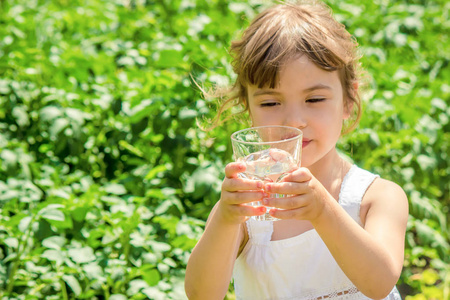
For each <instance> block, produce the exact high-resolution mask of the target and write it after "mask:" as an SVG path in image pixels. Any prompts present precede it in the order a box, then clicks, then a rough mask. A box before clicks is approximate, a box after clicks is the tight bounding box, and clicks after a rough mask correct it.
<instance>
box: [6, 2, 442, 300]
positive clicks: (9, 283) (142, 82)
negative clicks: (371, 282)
mask: <svg viewBox="0 0 450 300" xmlns="http://www.w3.org/2000/svg"><path fill="white" fill-rule="evenodd" d="M327 3H328V4H329V5H330V6H331V7H332V8H333V10H334V11H335V13H336V18H337V19H338V20H340V21H342V22H343V23H344V24H345V25H346V26H347V28H348V30H349V31H350V32H351V33H352V34H353V35H354V36H355V37H356V38H357V39H358V41H359V43H360V44H361V51H362V54H363V58H362V64H363V67H364V68H365V69H366V70H367V75H368V76H367V77H368V80H367V88H366V93H365V96H364V110H365V112H364V117H363V120H362V122H361V124H360V126H359V128H358V129H357V130H356V131H355V132H353V133H351V134H349V135H347V136H345V137H344V138H343V139H342V141H341V143H340V144H339V149H340V150H341V152H342V153H343V154H344V155H347V156H348V157H349V159H351V160H353V161H354V162H355V163H357V164H358V165H360V166H361V167H363V168H366V169H369V170H371V171H373V172H376V173H379V174H380V175H381V176H383V177H385V178H387V179H391V180H393V181H395V182H397V183H399V184H400V185H401V186H403V188H404V189H405V191H406V192H407V194H408V197H409V201H410V217H409V222H408V232H407V237H406V256H405V263H404V270H403V273H402V276H401V278H400V281H399V284H398V285H399V288H400V290H401V292H402V295H403V296H404V297H405V298H406V299H409V300H411V299H450V296H449V295H450V291H449V287H450V268H449V260H450V259H449V257H450V253H449V241H450V237H449V233H450V229H449V225H448V223H447V220H448V217H449V206H450V196H449V182H450V178H449V177H450V176H449V173H450V172H449V171H450V169H449V168H450V167H449V152H450V151H449V112H450V108H449V98H450V85H449V79H450V70H449V51H448V49H449V46H450V45H449V40H448V32H449V27H450V22H449V19H450V18H449V9H450V3H448V2H447V1H445V0H430V1H425V0H423V1H419V0H411V1H406V0H396V1H388V0H375V1H364V2H362V3H361V1H356V0H342V1H337V0H329V1H327ZM267 4H268V1H263V0H250V1H241V0H212V1H206V0H182V1H181V0H159V1H151V0H112V1H111V0H109V1H106V0H90V1H87V0H70V1H69V0H49V1H44V0H1V1H0V158H1V159H0V210H1V213H0V297H1V298H2V299H111V300H122V299H184V298H185V296H184V289H183V280H184V269H185V267H186V262H187V259H188V257H189V253H190V251H191V249H192V248H193V246H194V245H195V243H196V241H197V240H198V238H199V237H200V235H201V233H202V231H203V228H204V224H205V222H204V221H205V220H206V218H207V216H208V213H209V211H210V209H211V207H212V206H213V205H214V203H215V201H217V199H218V197H219V191H220V184H221V178H223V167H224V165H225V164H226V163H228V162H230V161H231V149H230V145H229V135H230V133H231V132H233V131H234V130H237V129H240V128H243V127H245V126H247V124H245V123H244V122H228V123H227V124H226V125H225V126H222V127H219V128H217V129H215V130H213V131H211V132H209V133H206V132H204V131H202V130H200V129H199V127H198V125H197V120H203V118H211V117H213V116H214V114H215V112H216V108H217V107H216V106H215V104H214V103H215V102H214V101H209V100H205V99H204V98H203V97H202V95H201V93H200V91H199V89H198V88H197V87H196V85H195V84H194V82H193V79H195V81H196V82H198V83H200V84H201V85H204V86H205V87H206V88H208V87H211V86H214V85H226V84H228V83H230V82H232V80H233V78H234V75H233V74H232V72H231V68H230V57H229V55H228V50H227V49H228V47H229V43H230V41H231V40H232V39H234V38H236V37H237V36H238V35H239V32H240V30H241V28H242V27H244V26H246V25H247V24H248V22H249V20H250V19H252V18H253V16H254V15H255V14H256V13H257V12H259V11H260V10H261V9H263V8H264V7H265V6H267ZM227 298H229V299H233V291H232V288H230V292H229V294H228V296H227Z"/></svg>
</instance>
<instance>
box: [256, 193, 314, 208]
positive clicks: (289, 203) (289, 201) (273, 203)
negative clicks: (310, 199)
mask: <svg viewBox="0 0 450 300" xmlns="http://www.w3.org/2000/svg"><path fill="white" fill-rule="evenodd" d="M305 201H306V199H305V197H302V196H292V197H283V198H264V199H263V201H262V203H263V204H264V205H265V206H270V207H275V208H279V209H285V210H286V209H297V208H301V207H303V206H305Z"/></svg>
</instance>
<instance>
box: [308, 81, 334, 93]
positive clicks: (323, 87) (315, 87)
mask: <svg viewBox="0 0 450 300" xmlns="http://www.w3.org/2000/svg"><path fill="white" fill-rule="evenodd" d="M315 90H332V88H331V87H330V86H328V85H326V84H323V83H319V84H316V85H313V86H312V87H309V88H307V89H305V90H304V92H305V93H309V92H312V91H315Z"/></svg>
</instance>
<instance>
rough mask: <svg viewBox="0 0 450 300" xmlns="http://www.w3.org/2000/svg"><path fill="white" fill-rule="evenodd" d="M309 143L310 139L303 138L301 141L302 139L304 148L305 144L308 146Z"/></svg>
mask: <svg viewBox="0 0 450 300" xmlns="http://www.w3.org/2000/svg"><path fill="white" fill-rule="evenodd" d="M309 143H311V140H308V139H303V141H302V148H305V147H306V146H308V145H309Z"/></svg>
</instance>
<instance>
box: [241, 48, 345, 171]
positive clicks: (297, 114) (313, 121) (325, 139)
mask: <svg viewBox="0 0 450 300" xmlns="http://www.w3.org/2000/svg"><path fill="white" fill-rule="evenodd" d="M247 90H248V104H249V111H250V117H251V119H252V122H253V126H264V125H284V126H292V127H296V128H299V129H301V130H302V131H303V153H302V166H304V167H308V166H311V165H313V164H314V163H316V162H317V161H319V160H320V159H321V158H323V157H324V156H325V155H326V154H328V153H329V152H330V151H332V150H334V149H335V145H336V142H337V141H338V139H339V137H340V135H341V130H342V125H343V120H344V119H346V118H348V117H349V113H348V110H347V109H345V107H344V99H343V90H342V85H341V81H340V79H339V76H338V73H337V71H334V72H327V71H324V70H322V69H320V68H319V67H317V66H316V65H315V64H314V63H312V62H311V61H310V60H309V59H308V58H307V57H306V56H304V55H303V56H301V57H299V58H297V59H294V60H292V61H290V62H289V63H288V64H286V66H285V67H284V68H283V69H282V70H281V73H280V81H279V83H278V86H277V87H276V88H275V89H270V88H261V89H260V88H258V87H257V86H253V85H250V86H248V89H247Z"/></svg>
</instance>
